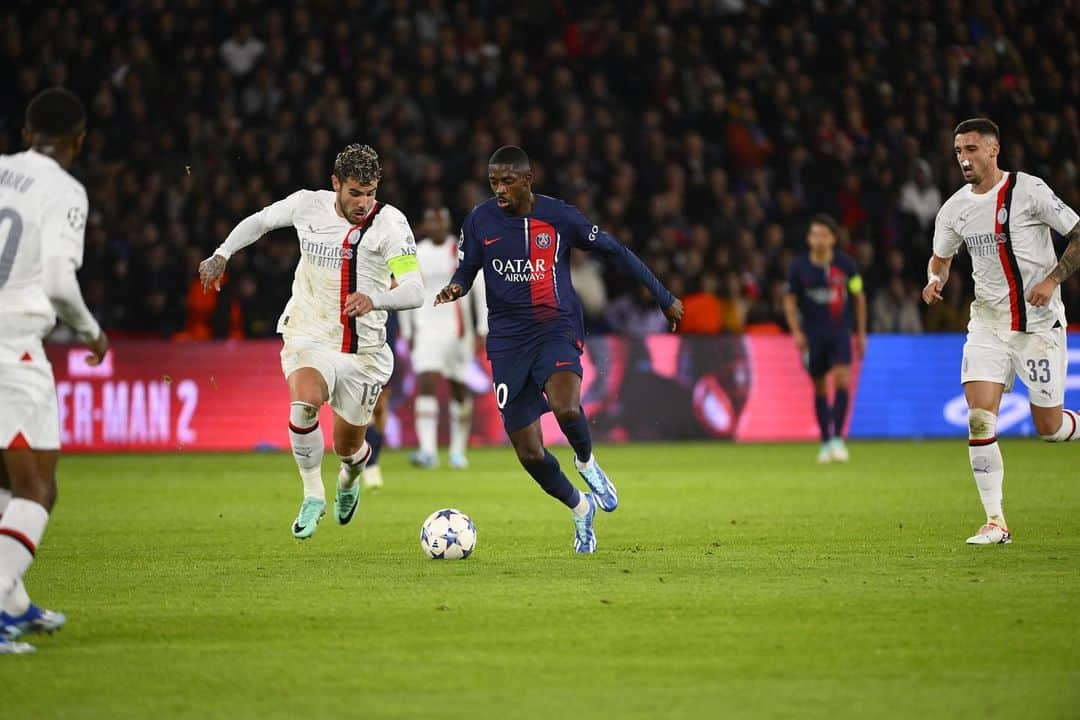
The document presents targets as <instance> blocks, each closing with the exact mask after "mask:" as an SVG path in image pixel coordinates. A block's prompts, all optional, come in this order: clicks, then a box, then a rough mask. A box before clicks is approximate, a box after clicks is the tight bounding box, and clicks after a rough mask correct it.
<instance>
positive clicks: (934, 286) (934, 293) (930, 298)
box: [922, 280, 944, 305]
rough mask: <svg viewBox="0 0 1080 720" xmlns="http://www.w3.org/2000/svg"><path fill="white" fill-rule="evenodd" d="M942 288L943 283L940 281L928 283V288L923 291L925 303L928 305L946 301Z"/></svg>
mask: <svg viewBox="0 0 1080 720" xmlns="http://www.w3.org/2000/svg"><path fill="white" fill-rule="evenodd" d="M942 287H943V283H942V282H941V281H940V280H931V281H930V282H928V283H926V287H924V288H923V291H922V299H923V302H924V303H926V304H927V305H933V304H934V303H939V302H941V301H942V300H943V299H944V298H942V297H941V288H942Z"/></svg>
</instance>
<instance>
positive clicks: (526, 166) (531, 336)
mask: <svg viewBox="0 0 1080 720" xmlns="http://www.w3.org/2000/svg"><path fill="white" fill-rule="evenodd" d="M532 180H533V174H532V168H531V166H530V163H529V157H528V155H526V154H525V151H524V150H522V149H521V148H519V147H514V146H505V147H501V148H499V149H498V150H496V151H495V154H493V155H492V156H491V159H490V160H489V161H488V182H489V183H490V185H491V190H492V192H493V193H494V194H495V197H494V198H492V199H490V200H487V201H486V202H483V203H481V204H480V205H477V206H476V207H475V208H473V210H472V212H470V213H469V215H468V217H466V218H465V222H464V223H463V224H462V228H461V238H460V240H459V248H460V251H459V253H458V258H459V260H460V265H459V266H458V269H457V271H456V272H455V273H454V277H453V279H452V280H451V281H450V283H449V284H448V285H447V286H446V287H444V288H443V289H442V290H441V291H439V295H438V297H437V298H436V299H435V303H436V304H437V305H441V304H442V303H447V302H453V301H454V300H457V299H458V298H460V297H462V296H463V295H464V294H465V293H467V292H468V291H469V288H470V287H472V284H473V279H474V278H475V277H476V273H477V271H478V270H480V269H481V268H483V270H484V278H485V281H486V286H487V305H488V312H489V315H488V326H489V328H490V332H489V334H488V340H487V351H488V358H489V359H490V361H491V370H492V376H493V380H494V386H495V400H496V403H497V404H498V406H499V411H500V414H501V415H502V420H503V427H505V428H506V432H507V434H508V435H509V436H510V442H511V443H512V444H513V446H514V451H515V452H516V453H517V457H518V460H519V461H520V462H521V464H522V466H523V467H524V468H525V470H526V471H527V472H528V473H529V474H530V475H532V477H533V479H534V480H536V482H537V483H538V484H539V485H540V487H542V488H543V489H544V491H545V492H547V493H548V494H549V495H551V496H552V497H554V498H556V499H557V500H559V501H560V502H562V503H563V504H565V505H566V506H568V507H569V508H570V509H571V510H572V511H573V515H574V549H575V550H577V552H579V553H591V552H593V551H595V550H596V534H595V532H594V531H593V517H594V516H595V514H596V507H597V505H599V506H600V507H601V508H603V509H604V510H606V511H608V512H611V511H612V510H614V509H615V508H616V507H617V506H618V502H619V501H618V497H617V495H616V491H615V486H614V485H613V484H612V483H611V481H610V480H609V479H608V477H607V476H606V475H605V474H604V471H603V470H601V469H600V466H599V465H598V464H597V462H596V458H595V457H593V453H592V437H591V436H590V433H589V422H588V419H587V418H586V417H585V413H584V411H583V410H582V408H581V372H582V371H581V351H582V347H583V345H584V338H583V336H584V330H583V324H582V316H581V304H580V303H579V302H578V299H577V296H576V295H575V294H574V287H573V285H571V283H570V263H569V262H568V258H567V255H568V254H569V252H570V248H571V247H577V248H581V249H583V250H587V251H596V252H600V253H603V254H605V255H608V256H610V257H612V258H615V259H617V260H618V261H619V263H620V264H621V265H622V266H623V267H624V268H625V269H626V270H628V271H629V272H631V273H632V274H633V275H634V277H636V278H637V279H638V281H639V282H641V283H642V284H643V285H645V286H646V287H648V288H649V290H650V291H651V292H652V295H653V297H654V298H656V300H657V302H659V303H660V306H661V307H662V308H663V309H664V315H665V316H666V317H667V319H668V320H669V321H670V322H671V327H672V329H673V330H674V328H675V326H676V324H677V323H678V322H679V320H681V319H682V314H683V308H682V303H681V302H680V301H679V299H678V298H676V297H675V296H674V295H672V294H671V292H669V291H668V290H667V288H665V287H664V286H663V285H662V284H661V283H660V281H659V280H657V279H656V276H654V275H653V274H652V272H650V271H649V269H648V268H647V267H645V265H644V264H643V263H642V262H641V261H640V260H639V259H638V258H637V256H635V255H634V254H633V253H632V252H630V251H629V250H628V249H626V248H625V247H624V246H623V245H622V244H621V243H619V242H618V241H617V240H615V239H614V238H613V237H611V236H610V235H608V234H607V233H606V232H603V231H602V230H600V228H599V227H597V226H596V225H594V224H593V223H592V222H591V221H589V220H587V219H586V218H585V216H584V215H582V214H581V213H580V212H579V211H578V210H577V209H575V208H573V207H571V206H570V205H567V204H566V203H564V202H562V201H561V200H556V199H555V198H552V197H548V196H546V195H535V194H533V191H532ZM549 410H550V411H552V412H554V413H555V418H556V419H557V420H558V422H559V427H560V428H562V431H563V434H564V435H566V439H567V440H569V441H570V445H571V446H572V447H573V448H574V456H575V457H574V465H575V466H576V467H577V470H578V472H579V473H580V474H581V476H582V477H583V478H584V479H585V482H586V483H587V484H588V485H589V488H590V489H591V490H592V492H591V493H581V492H579V491H578V489H577V488H576V487H574V485H573V483H571V482H570V480H569V479H567V477H566V475H564V474H563V472H562V469H561V468H560V467H559V461H558V460H556V459H555V457H554V456H553V455H552V454H551V453H550V452H548V451H547V450H546V449H545V448H544V442H543V436H542V434H541V432H540V417H541V416H542V415H543V414H544V413H546V412H548V411H549Z"/></svg>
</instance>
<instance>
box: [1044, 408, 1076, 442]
mask: <svg viewBox="0 0 1080 720" xmlns="http://www.w3.org/2000/svg"><path fill="white" fill-rule="evenodd" d="M1042 439H1043V440H1045V441H1046V442H1069V441H1070V440H1077V439H1080V417H1077V414H1076V413H1075V412H1073V411H1072V410H1062V411H1061V427H1059V428H1058V429H1057V432H1056V433H1054V434H1053V435H1043V436H1042Z"/></svg>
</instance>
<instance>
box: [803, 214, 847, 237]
mask: <svg viewBox="0 0 1080 720" xmlns="http://www.w3.org/2000/svg"><path fill="white" fill-rule="evenodd" d="M810 224H811V225H824V226H825V227H827V228H829V232H831V233H832V234H833V238H835V239H836V241H837V242H839V241H840V223H838V222H836V220H834V219H833V216H832V215H829V214H828V213H818V214H817V215H815V216H814V217H812V218H810Z"/></svg>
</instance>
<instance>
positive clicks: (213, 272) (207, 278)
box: [199, 255, 227, 292]
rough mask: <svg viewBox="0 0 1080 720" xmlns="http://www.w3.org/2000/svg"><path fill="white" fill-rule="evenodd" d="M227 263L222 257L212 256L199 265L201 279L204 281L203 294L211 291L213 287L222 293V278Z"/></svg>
mask: <svg viewBox="0 0 1080 720" xmlns="http://www.w3.org/2000/svg"><path fill="white" fill-rule="evenodd" d="M226 262H227V260H225V258H223V257H221V256H220V255H211V256H210V257H208V258H206V259H205V260H203V261H202V262H201V263H199V279H200V280H202V288H203V292H206V291H207V290H209V289H210V286H211V285H213V286H214V289H215V290H217V291H219V292H220V291H221V276H222V275H224V274H225V263H226Z"/></svg>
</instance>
